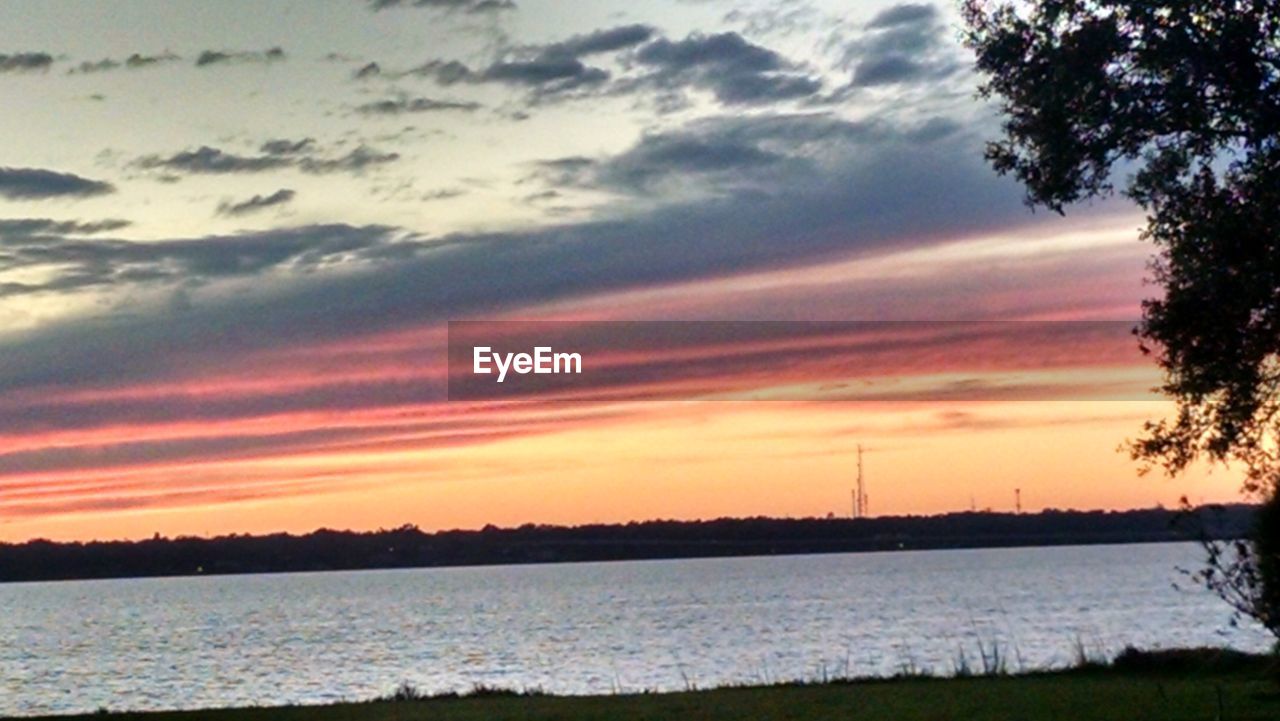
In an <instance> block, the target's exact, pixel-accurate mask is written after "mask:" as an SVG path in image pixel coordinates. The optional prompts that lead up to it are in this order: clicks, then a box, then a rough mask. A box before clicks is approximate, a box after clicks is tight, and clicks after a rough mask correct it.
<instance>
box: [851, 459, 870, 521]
mask: <svg viewBox="0 0 1280 721" xmlns="http://www.w3.org/2000/svg"><path fill="white" fill-rule="evenodd" d="M853 517H854V518H866V517H867V487H866V484H865V483H864V482H863V480H862V444H861V443H859V444H858V487H857V489H855V490H854V492H853Z"/></svg>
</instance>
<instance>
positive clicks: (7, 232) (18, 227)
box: [0, 218, 132, 240]
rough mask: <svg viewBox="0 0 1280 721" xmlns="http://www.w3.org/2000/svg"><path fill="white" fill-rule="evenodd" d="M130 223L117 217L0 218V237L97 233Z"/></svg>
mask: <svg viewBox="0 0 1280 721" xmlns="http://www.w3.org/2000/svg"><path fill="white" fill-rule="evenodd" d="M130 225H132V223H130V222H129V221H127V220H121V219H119V218H108V219H105V220H94V221H88V222H85V221H80V220H54V219H52V218H0V239H6V240H8V239H13V238H32V237H36V236H50V235H55V236H56V235H97V234H98V233H109V232H111V231H114V230H120V229H122V228H127V227H129V226H130Z"/></svg>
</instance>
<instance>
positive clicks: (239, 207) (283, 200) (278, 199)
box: [218, 188, 297, 216]
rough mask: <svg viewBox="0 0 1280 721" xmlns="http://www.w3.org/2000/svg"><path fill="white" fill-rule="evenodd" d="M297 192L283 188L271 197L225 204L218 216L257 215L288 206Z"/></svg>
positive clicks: (259, 197) (220, 207)
mask: <svg viewBox="0 0 1280 721" xmlns="http://www.w3.org/2000/svg"><path fill="white" fill-rule="evenodd" d="M296 195H297V193H296V192H294V191H292V190H290V189H289V188H281V189H280V190H277V191H276V192H274V193H271V194H270V195H255V196H253V197H252V198H249V199H247V200H241V201H239V202H224V203H220V204H219V205H218V215H227V216H240V215H249V214H250V213H257V212H259V211H262V210H266V209H267V208H274V207H276V206H280V205H288V204H289V203H291V202H293V199H294V197H295V196H296Z"/></svg>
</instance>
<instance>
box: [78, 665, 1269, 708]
mask: <svg viewBox="0 0 1280 721" xmlns="http://www.w3.org/2000/svg"><path fill="white" fill-rule="evenodd" d="M1275 670H1276V669H1275V666H1274V665H1273V662H1272V661H1270V660H1269V659H1266V658H1261V657H1256V656H1245V655H1243V654H1228V655H1222V654H1217V653H1205V652H1177V653H1162V654H1134V655H1131V656H1129V657H1128V658H1127V659H1126V658H1125V657H1122V658H1121V659H1118V660H1117V661H1116V662H1115V663H1113V664H1111V665H1107V666H1085V667H1082V668H1077V669H1072V670H1067V671H1056V672H1045V673H1034V674H1024V675H1013V676H1003V675H1001V676H976V677H965V678H949V679H934V678H898V679H884V680H865V681H849V682H835V683H825V684H795V685H780V686H761V687H744V688H725V689H715V690H708V691H691V692H684V693H664V694H640V695H617V696H594V697H557V696H542V695H520V694H515V693H512V692H502V691H480V692H477V693H474V694H470V695H463V696H445V697H432V698H423V699H403V698H402V699H399V700H394V699H390V698H388V699H383V700H379V701H370V702H365V703H348V704H336V705H332V706H314V707H284V708H251V709H227V710H214V711H192V712H168V713H149V714H112V715H111V718H117V719H134V718H136V719H145V721H268V720H270V721H303V720H304V719H306V720H307V721H357V720H359V721H419V720H420V721H508V720H510V721H516V720H519V721H542V720H546V721H552V720H553V719H556V720H560V721H667V720H680V719H693V720H706V721H710V720H712V719H715V720H720V719H725V720H727V719H734V720H738V719H743V720H750V721H774V720H778V721H782V720H784V719H786V720H788V721H809V720H816V719H866V720H868V721H878V720H884V721H915V720H919V721H948V720H952V719H954V720H956V721H960V720H962V719H963V720H972V721H1038V720H1040V719H1044V720H1046V721H1047V720H1055V721H1077V720H1078V721H1087V720H1092V721H1105V720H1111V719H1114V720H1115V721H1137V720H1142V719H1150V720H1152V721H1154V720H1156V719H1159V720H1160V721H1202V720H1203V721H1211V720H1213V721H1216V720H1221V721H1228V720H1235V721H1253V720H1257V721H1263V720H1265V721H1274V720H1275V719H1280V686H1278V685H1277V684H1276V678H1277V676H1276V673H1275ZM61 718H62V719H63V721H65V719H67V718H68V717H61ZM82 718H102V717H101V716H94V717H90V716H85V717H82Z"/></svg>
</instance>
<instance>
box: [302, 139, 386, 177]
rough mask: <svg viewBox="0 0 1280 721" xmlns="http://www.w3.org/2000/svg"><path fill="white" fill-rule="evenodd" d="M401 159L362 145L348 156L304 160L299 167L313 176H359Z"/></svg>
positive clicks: (307, 158)
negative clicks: (340, 174)
mask: <svg viewBox="0 0 1280 721" xmlns="http://www.w3.org/2000/svg"><path fill="white" fill-rule="evenodd" d="M399 159H400V154H399V153H383V152H380V151H377V150H374V149H373V148H370V147H368V146H367V145H361V146H359V147H357V148H356V149H355V150H352V151H351V152H349V153H347V154H346V155H342V156H339V157H336V158H316V157H306V158H302V159H301V160H299V161H298V164H297V165H298V169H300V170H301V171H302V172H304V173H310V174H312V175H326V174H328V173H357V174H359V173H362V172H364V171H365V170H367V169H369V168H373V167H376V166H379V165H386V164H387V163H394V162H395V161H397V160H399Z"/></svg>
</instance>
